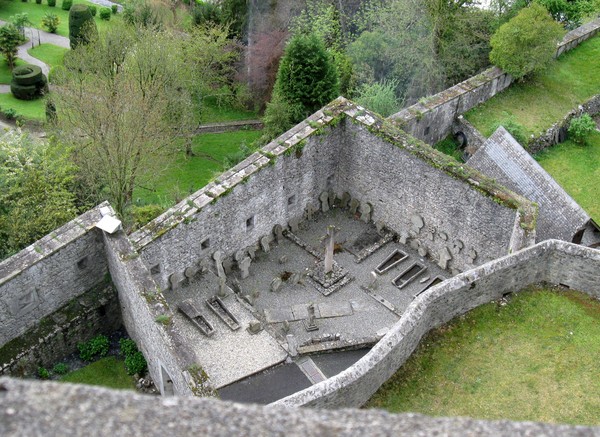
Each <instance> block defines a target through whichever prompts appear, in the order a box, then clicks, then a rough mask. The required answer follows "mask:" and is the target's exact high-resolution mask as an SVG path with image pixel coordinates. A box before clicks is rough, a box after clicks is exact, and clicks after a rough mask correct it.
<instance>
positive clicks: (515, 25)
mask: <svg viewBox="0 0 600 437" xmlns="http://www.w3.org/2000/svg"><path fill="white" fill-rule="evenodd" d="M563 33H564V31H563V28H562V26H561V25H560V24H558V23H557V22H556V21H554V20H553V19H552V17H551V16H550V14H549V13H548V11H547V10H546V8H544V7H543V6H542V5H540V4H538V3H532V4H531V6H529V7H526V8H523V9H521V11H520V12H519V13H518V14H517V16H516V17H514V18H512V19H511V20H510V21H509V22H507V23H504V24H503V25H502V26H500V28H499V29H498V31H497V32H496V33H495V34H494V35H493V36H492V38H491V39H490V46H491V47H492V50H491V52H490V61H491V62H492V63H493V64H495V65H497V66H498V67H500V68H502V69H503V70H504V71H506V72H507V73H508V74H510V75H512V76H513V77H514V78H515V79H522V78H524V77H525V76H527V75H529V74H532V73H537V72H540V71H542V70H544V69H545V68H546V67H547V66H548V64H549V63H550V62H551V61H552V60H553V59H554V54H555V53H556V44H557V43H558V42H559V41H560V39H561V37H562V35H563Z"/></svg>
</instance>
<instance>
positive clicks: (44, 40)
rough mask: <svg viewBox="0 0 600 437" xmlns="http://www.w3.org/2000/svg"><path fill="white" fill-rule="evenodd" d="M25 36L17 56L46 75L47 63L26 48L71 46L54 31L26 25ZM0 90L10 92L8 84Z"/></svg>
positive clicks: (66, 39)
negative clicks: (50, 45) (41, 45)
mask: <svg viewBox="0 0 600 437" xmlns="http://www.w3.org/2000/svg"><path fill="white" fill-rule="evenodd" d="M97 1H107V0H97ZM4 24H6V22H5V21H3V20H0V25H2V26H3V25H4ZM25 36H27V37H28V38H29V41H27V42H25V43H24V44H22V45H20V46H19V51H18V54H17V56H18V58H19V59H22V60H23V61H25V62H27V63H28V64H34V65H39V66H40V67H41V69H42V72H43V73H44V74H45V75H46V76H48V72H49V71H50V67H48V65H47V64H45V63H44V62H42V61H40V60H39V59H37V58H34V57H33V56H31V55H30V54H29V53H27V50H29V49H30V48H32V46H33V45H34V44H35V45H36V46H37V45H39V44H54V45H55V46H59V47H64V48H67V49H68V48H71V46H70V44H69V38H66V37H64V36H60V35H56V34H54V33H48V32H44V31H43V30H39V29H34V28H31V27H26V28H25ZM0 92H2V93H7V92H10V86H8V85H0Z"/></svg>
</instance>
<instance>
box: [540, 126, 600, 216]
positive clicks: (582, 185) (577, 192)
mask: <svg viewBox="0 0 600 437" xmlns="http://www.w3.org/2000/svg"><path fill="white" fill-rule="evenodd" d="M535 159H536V160H537V161H538V162H539V163H540V165H541V166H542V167H544V169H545V170H546V171H547V172H548V173H550V175H551V176H552V177H553V178H554V179H556V181H557V182H558V183H559V184H560V185H561V186H562V187H563V188H564V189H565V191H566V192H567V193H569V195H570V196H571V197H572V198H573V199H575V201H576V202H577V203H579V204H580V205H581V206H582V207H583V209H585V210H586V211H587V213H588V214H589V215H590V216H591V217H592V218H593V219H594V220H595V221H596V222H598V223H600V185H599V184H598V181H600V132H593V133H592V134H591V135H590V136H589V137H588V138H587V145H579V144H576V143H574V142H572V141H565V142H564V143H561V144H557V145H556V146H553V147H551V148H549V149H546V150H544V151H543V152H541V153H539V154H538V155H536V156H535Z"/></svg>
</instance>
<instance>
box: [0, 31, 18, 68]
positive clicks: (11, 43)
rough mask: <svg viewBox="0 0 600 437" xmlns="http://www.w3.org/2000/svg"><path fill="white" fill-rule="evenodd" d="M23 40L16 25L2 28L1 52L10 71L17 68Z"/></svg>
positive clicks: (0, 34) (0, 37) (0, 36)
mask: <svg viewBox="0 0 600 437" xmlns="http://www.w3.org/2000/svg"><path fill="white" fill-rule="evenodd" d="M21 38H22V35H21V32H19V29H18V28H17V26H15V25H14V24H12V23H9V24H6V25H4V26H2V27H0V52H2V56H4V59H6V63H7V64H8V68H10V69H13V68H14V67H15V61H16V59H17V53H18V51H19V45H20V44H21Z"/></svg>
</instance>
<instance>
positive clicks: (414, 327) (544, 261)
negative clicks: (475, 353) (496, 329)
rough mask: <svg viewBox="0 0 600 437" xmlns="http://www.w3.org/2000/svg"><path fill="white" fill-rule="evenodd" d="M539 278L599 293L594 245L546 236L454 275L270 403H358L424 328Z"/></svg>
mask: <svg viewBox="0 0 600 437" xmlns="http://www.w3.org/2000/svg"><path fill="white" fill-rule="evenodd" d="M543 281H545V282H550V283H555V284H562V285H565V286H568V287H570V288H574V289H577V290H580V291H582V292H585V293H587V294H589V295H590V296H592V297H594V298H596V299H600V251H598V250H594V249H589V248H586V247H583V246H578V245H574V244H571V243H565V242H562V241H558V240H547V241H544V242H542V243H539V244H537V245H535V246H533V247H530V248H527V249H524V250H522V251H520V252H517V253H515V254H513V255H509V256H506V257H503V258H499V259H497V260H495V261H492V262H489V263H487V264H484V265H482V266H480V267H477V268H475V269H472V270H469V271H467V272H465V273H462V274H460V275H458V276H455V277H453V278H451V279H449V280H447V281H445V282H443V283H442V284H440V285H438V286H436V287H433V288H431V290H430V291H429V292H427V293H424V294H422V295H421V296H419V297H418V298H416V299H415V300H414V301H413V302H412V304H411V305H410V306H409V307H408V309H407V310H406V312H405V313H404V315H403V316H402V318H401V319H400V320H399V321H398V323H397V324H396V325H395V326H394V327H393V328H392V329H391V330H390V332H388V333H387V334H386V335H385V337H383V338H382V339H381V340H380V341H379V343H377V344H376V345H375V347H373V349H371V351H370V352H369V353H367V355H365V356H364V357H363V358H362V359H361V360H359V361H358V362H357V363H356V364H354V365H353V366H351V367H350V368H348V369H346V370H345V371H343V372H342V373H340V374H338V375H337V376H334V377H332V378H329V379H328V380H326V381H323V382H321V383H319V384H316V385H314V386H312V387H309V388H307V389H305V390H302V391H300V392H298V393H295V394H293V395H291V396H288V397H286V398H284V399H281V400H279V401H277V402H275V403H274V405H286V406H293V407H299V406H310V407H318V408H340V407H359V406H361V405H363V404H364V403H365V402H366V401H367V400H368V399H369V398H370V397H371V396H372V395H373V393H375V391H377V389H378V388H379V387H380V386H381V385H382V384H383V383H384V382H385V381H386V380H387V379H388V378H389V377H390V376H392V374H394V373H395V372H396V371H397V370H398V369H399V368H400V366H402V364H404V362H405V361H406V360H407V359H408V357H409V356H410V355H411V354H412V352H413V351H414V350H415V348H416V347H417V345H418V344H419V342H420V340H421V339H422V338H423V336H424V335H425V334H426V333H427V332H428V331H429V330H431V329H433V328H435V327H438V326H440V325H442V324H444V323H446V322H448V321H450V320H451V319H453V318H454V317H456V316H458V315H461V314H464V313H466V312H467V311H469V310H471V309H473V308H475V307H478V306H479V305H482V304H484V303H488V302H490V301H493V300H495V299H498V298H500V297H502V295H503V294H505V293H509V292H518V291H520V290H521V289H522V288H524V287H526V286H527V285H530V284H534V283H538V282H543Z"/></svg>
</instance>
